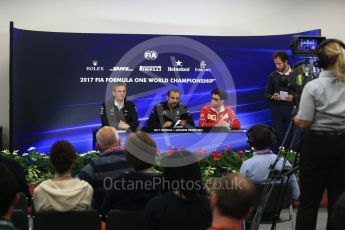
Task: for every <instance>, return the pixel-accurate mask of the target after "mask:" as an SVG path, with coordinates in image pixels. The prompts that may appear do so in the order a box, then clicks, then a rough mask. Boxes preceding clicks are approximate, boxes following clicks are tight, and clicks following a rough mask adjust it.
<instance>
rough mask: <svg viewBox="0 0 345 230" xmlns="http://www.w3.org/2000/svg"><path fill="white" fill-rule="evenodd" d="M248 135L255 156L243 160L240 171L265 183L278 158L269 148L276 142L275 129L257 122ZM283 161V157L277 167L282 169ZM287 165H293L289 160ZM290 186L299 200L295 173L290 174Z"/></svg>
mask: <svg viewBox="0 0 345 230" xmlns="http://www.w3.org/2000/svg"><path fill="white" fill-rule="evenodd" d="M247 136H248V144H249V146H250V147H251V148H252V149H253V150H254V156H253V157H252V158H250V159H248V160H246V161H245V162H243V164H242V166H241V169H240V173H241V174H242V175H244V176H246V177H248V178H249V179H250V180H251V181H252V182H254V183H265V182H266V180H267V178H268V174H269V172H270V166H271V165H272V164H273V163H274V162H275V161H276V159H277V155H276V154H274V153H273V152H272V151H271V150H270V149H269V146H270V145H272V144H274V142H275V135H274V130H273V128H272V127H270V126H268V125H264V124H257V125H254V126H253V127H251V128H250V129H249V130H248V131H247ZM283 162H284V159H283V158H281V159H280V160H279V161H278V163H277V164H276V167H275V169H276V170H279V171H280V170H282V166H283ZM286 166H288V167H291V165H290V163H289V162H288V161H287V162H286ZM289 186H290V187H291V189H292V199H293V200H294V201H298V198H299V195H300V190H299V186H298V184H297V179H296V176H295V174H292V175H291V176H290V178H289ZM294 203H295V202H294Z"/></svg>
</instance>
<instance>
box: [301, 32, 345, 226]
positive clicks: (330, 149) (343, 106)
mask: <svg viewBox="0 0 345 230" xmlns="http://www.w3.org/2000/svg"><path fill="white" fill-rule="evenodd" d="M344 48H345V44H344V43H343V42H341V41H339V40H336V39H327V40H325V41H323V42H322V43H320V45H319V46H318V48H317V50H316V52H317V55H318V66H319V67H320V68H321V69H322V71H321V73H320V76H319V78H317V79H315V80H313V81H310V82H308V83H307V84H306V85H305V87H304V90H303V92H302V97H301V101H300V105H299V112H298V114H297V115H296V116H295V117H294V122H295V124H296V125H297V126H299V127H301V128H309V130H306V131H305V134H304V137H303V146H302V153H301V159H300V184H301V196H300V202H301V205H300V207H299V209H298V213H297V222H296V229H297V230H300V229H315V227H316V221H317V212H318V208H319V203H320V200H321V198H322V194H323V192H324V190H325V189H327V193H328V217H330V215H331V211H332V207H333V204H334V202H335V200H336V199H337V198H338V197H339V196H340V194H341V193H342V192H343V191H344V189H345V179H344V178H345V53H344ZM327 229H335V228H334V226H332V224H331V222H330V218H328V222H327Z"/></svg>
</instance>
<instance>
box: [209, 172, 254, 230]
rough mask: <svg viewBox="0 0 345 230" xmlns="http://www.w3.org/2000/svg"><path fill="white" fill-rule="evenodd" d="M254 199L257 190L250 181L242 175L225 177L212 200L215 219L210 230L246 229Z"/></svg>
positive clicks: (213, 218)
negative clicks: (245, 222)
mask: <svg viewBox="0 0 345 230" xmlns="http://www.w3.org/2000/svg"><path fill="white" fill-rule="evenodd" d="M254 198H255V188H254V185H253V184H252V182H251V181H250V180H248V179H247V178H245V177H243V176H241V175H240V174H229V175H227V176H225V177H224V178H223V180H222V182H221V186H220V188H218V189H217V190H216V191H215V194H214V195H213V196H212V198H211V207H212V210H213V217H212V226H211V228H209V230H220V229H224V230H242V229H244V220H245V218H247V217H248V216H249V215H250V212H251V206H252V203H253V201H254Z"/></svg>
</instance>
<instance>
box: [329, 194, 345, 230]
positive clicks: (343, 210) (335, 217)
mask: <svg viewBox="0 0 345 230" xmlns="http://www.w3.org/2000/svg"><path fill="white" fill-rule="evenodd" d="M331 218H332V224H333V228H335V229H337V230H345V192H344V193H343V194H342V195H341V196H340V197H339V198H338V200H337V201H336V202H335V204H334V206H333V211H332V216H331Z"/></svg>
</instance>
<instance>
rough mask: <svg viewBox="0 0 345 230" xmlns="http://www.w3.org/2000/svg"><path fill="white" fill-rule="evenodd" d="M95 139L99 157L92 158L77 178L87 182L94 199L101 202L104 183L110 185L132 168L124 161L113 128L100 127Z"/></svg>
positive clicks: (119, 141) (122, 152)
mask: <svg viewBox="0 0 345 230" xmlns="http://www.w3.org/2000/svg"><path fill="white" fill-rule="evenodd" d="M96 139H97V143H96V145H97V148H98V149H99V151H100V152H101V155H100V156H99V157H96V158H93V159H92V160H91V161H90V163H89V164H88V165H86V166H85V168H83V169H82V171H81V172H80V173H79V175H78V177H79V178H80V179H82V180H85V181H87V182H89V184H90V185H91V186H92V187H93V189H94V197H100V198H99V199H100V202H101V201H103V200H102V198H103V197H104V194H105V191H106V187H107V184H106V183H110V182H111V181H112V179H113V178H115V177H116V176H118V175H120V174H121V173H123V172H126V171H129V170H132V167H131V166H130V164H129V163H128V162H127V160H126V157H125V152H124V150H123V149H122V148H120V146H121V139H120V136H119V134H118V133H117V132H116V129H115V128H113V127H110V126H104V127H102V128H101V129H100V130H98V132H97V134H96ZM99 205H100V204H99ZM98 208H100V207H98ZM96 209H97V207H96Z"/></svg>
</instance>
